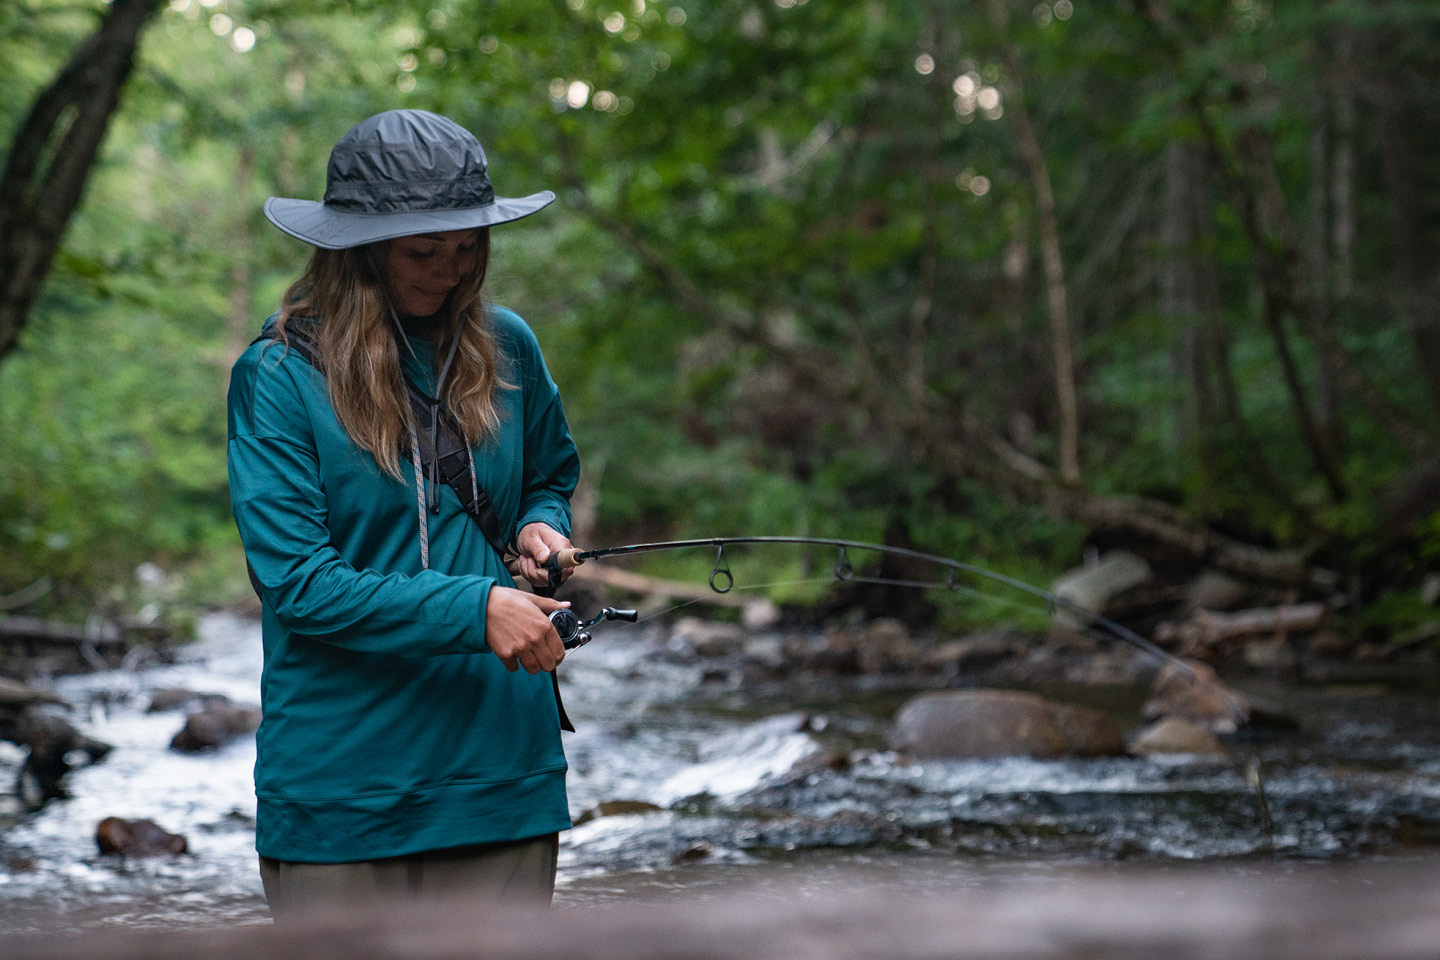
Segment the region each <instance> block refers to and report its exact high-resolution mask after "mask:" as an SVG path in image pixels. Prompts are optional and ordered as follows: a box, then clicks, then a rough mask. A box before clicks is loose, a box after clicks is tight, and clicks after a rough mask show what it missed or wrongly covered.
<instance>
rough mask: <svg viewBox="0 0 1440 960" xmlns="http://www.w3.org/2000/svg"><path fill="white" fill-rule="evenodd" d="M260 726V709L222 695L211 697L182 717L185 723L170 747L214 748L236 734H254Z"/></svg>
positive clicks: (182, 749)
mask: <svg viewBox="0 0 1440 960" xmlns="http://www.w3.org/2000/svg"><path fill="white" fill-rule="evenodd" d="M259 726H260V711H259V710H257V709H254V708H252V707H241V706H238V705H236V704H234V703H231V702H230V701H229V700H227V699H225V698H223V697H213V698H210V699H208V700H206V701H205V705H204V706H203V707H202V708H201V709H199V710H197V711H195V712H194V713H192V714H190V715H189V716H188V717H186V718H185V726H184V727H182V728H181V730H180V732H179V733H177V734H175V738H174V739H173V740H171V741H170V749H172V750H179V751H180V752H182V753H196V752H198V751H201V750H214V749H216V748H217V747H221V746H224V745H225V744H227V743H229V742H230V741H231V740H234V739H236V738H237V737H241V736H244V735H245V734H247V733H253V732H254V731H255V729H256V728H257V727H259Z"/></svg>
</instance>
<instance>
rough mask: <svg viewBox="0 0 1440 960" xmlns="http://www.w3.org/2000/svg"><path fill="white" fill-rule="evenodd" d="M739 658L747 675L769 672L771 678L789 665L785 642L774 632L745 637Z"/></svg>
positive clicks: (783, 671) (781, 674)
mask: <svg viewBox="0 0 1440 960" xmlns="http://www.w3.org/2000/svg"><path fill="white" fill-rule="evenodd" d="M741 660H742V662H743V666H744V668H745V673H746V676H749V677H754V676H757V675H764V674H770V675H771V677H772V678H778V677H780V676H783V675H784V673H785V670H786V668H787V667H788V666H789V658H788V657H787V656H786V653H785V642H784V640H782V639H781V638H780V637H778V636H775V635H774V634H763V635H761V636H758V637H749V638H747V639H746V640H745V642H744V646H743V648H742V650H741Z"/></svg>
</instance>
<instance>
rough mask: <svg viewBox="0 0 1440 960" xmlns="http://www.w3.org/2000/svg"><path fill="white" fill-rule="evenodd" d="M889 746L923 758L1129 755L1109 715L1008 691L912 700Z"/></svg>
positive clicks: (963, 692)
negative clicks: (1126, 753)
mask: <svg viewBox="0 0 1440 960" xmlns="http://www.w3.org/2000/svg"><path fill="white" fill-rule="evenodd" d="M889 744H890V747H891V749H894V750H899V751H900V752H902V753H906V754H908V755H910V756H912V757H917V758H922V759H929V758H936V759H951V760H961V759H971V758H978V757H1004V756H1029V757H1037V758H1041V759H1044V758H1051V757H1093V756H1112V755H1118V754H1123V753H1125V737H1124V732H1123V731H1122V730H1121V728H1120V724H1119V722H1118V721H1116V720H1115V719H1114V718H1112V717H1110V716H1109V715H1108V714H1105V713H1101V712H1100V711H1098V710H1092V709H1090V708H1088V707H1080V706H1075V705H1073V704H1065V703H1058V702H1056V701H1053V700H1047V699H1046V698H1044V697H1042V696H1039V695H1038V694H1033V693H1020V692H1015V691H1009V690H961V691H954V692H948V693H925V694H921V695H920V696H918V697H914V698H912V699H910V700H908V701H907V702H906V703H905V704H904V705H903V706H902V707H901V708H900V710H899V712H898V713H896V715H895V722H894V724H893V725H892V727H891V730H890V737H889Z"/></svg>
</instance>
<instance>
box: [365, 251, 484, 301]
mask: <svg viewBox="0 0 1440 960" xmlns="http://www.w3.org/2000/svg"><path fill="white" fill-rule="evenodd" d="M478 248H479V231H478V230H449V231H446V232H445V233H422V234H419V235H417V236H413V237H399V238H398V239H395V240H388V241H386V242H385V244H384V245H383V248H382V250H381V253H380V269H381V273H382V274H383V275H384V279H385V289H386V291H387V292H388V293H389V294H390V301H391V302H392V303H393V304H395V310H396V311H397V312H399V313H402V314H404V315H405V316H409V317H428V316H430V314H432V313H434V312H435V311H437V310H439V309H440V307H441V306H442V305H443V304H444V303H445V298H446V297H447V296H449V295H450V291H451V290H453V289H455V286H456V284H458V283H459V282H460V280H461V278H462V277H464V276H465V275H466V274H468V273H469V272H470V271H471V270H473V269H474V268H475V253H476V250H477V249H478Z"/></svg>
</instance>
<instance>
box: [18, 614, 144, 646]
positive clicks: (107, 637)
mask: <svg viewBox="0 0 1440 960" xmlns="http://www.w3.org/2000/svg"><path fill="white" fill-rule="evenodd" d="M5 641H12V642H14V641H18V642H20V643H35V644H42V643H43V644H65V645H69V646H79V645H81V644H86V643H88V644H90V645H91V646H95V647H113V646H123V645H124V644H125V642H126V636H125V631H124V630H123V629H121V628H120V627H119V626H118V625H116V624H114V623H110V622H109V621H104V622H101V623H100V624H99V625H98V626H97V627H93V628H92V627H85V626H78V625H76V624H73V623H56V622H55V621H53V620H37V619H36V618H34V617H4V618H0V642H5Z"/></svg>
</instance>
